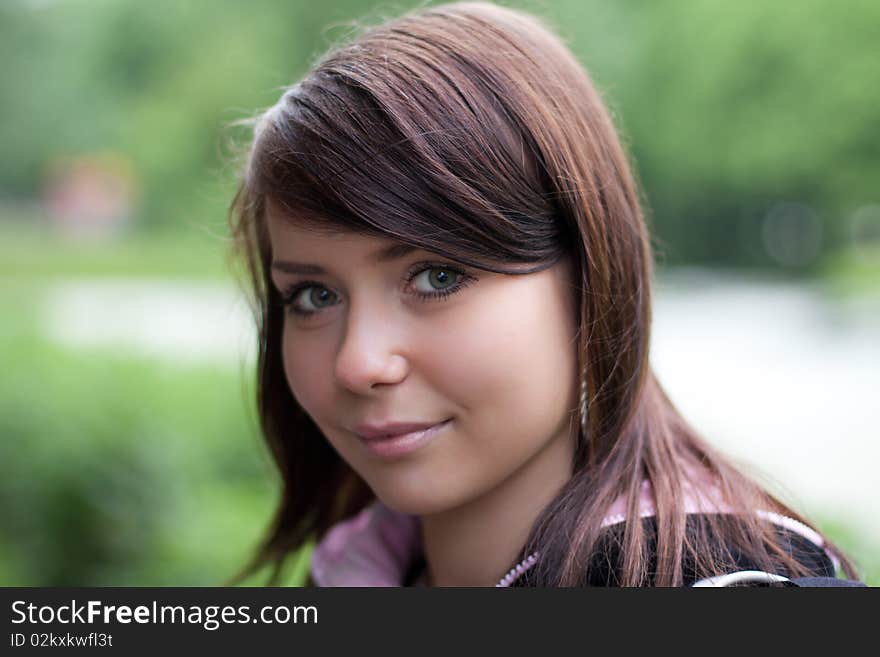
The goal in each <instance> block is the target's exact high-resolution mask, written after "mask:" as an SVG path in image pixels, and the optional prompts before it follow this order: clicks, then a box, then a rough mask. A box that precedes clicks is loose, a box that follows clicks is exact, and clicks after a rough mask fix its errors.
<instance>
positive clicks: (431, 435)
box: [357, 418, 452, 461]
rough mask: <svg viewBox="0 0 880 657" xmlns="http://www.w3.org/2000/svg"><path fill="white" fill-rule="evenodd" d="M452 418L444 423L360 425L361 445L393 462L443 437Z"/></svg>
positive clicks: (374, 454) (377, 455)
mask: <svg viewBox="0 0 880 657" xmlns="http://www.w3.org/2000/svg"><path fill="white" fill-rule="evenodd" d="M451 423H452V418H449V419H447V420H444V421H442V422H435V423H431V422H398V423H387V424H381V425H379V424H376V425H366V424H362V425H358V427H357V430H358V431H359V432H360V431H362V432H364V433H363V434H361V433H358V437H359V438H360V439H361V444H363V446H364V448H365V449H366V450H367V451H368V452H369V453H371V454H373V456H376V457H378V458H381V459H384V460H386V461H392V460H396V459H400V458H403V457H405V456H407V455H408V454H412V453H414V452H417V451H419V450H420V449H422V448H423V447H424V446H425V445H428V444H429V443H431V442H433V441H434V439H435V438H436V437H439V436H442V435H443V433H444V431H445V430H446V428H447V427H448V426H449V425H450V424H451Z"/></svg>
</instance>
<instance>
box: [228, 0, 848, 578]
mask: <svg viewBox="0 0 880 657" xmlns="http://www.w3.org/2000/svg"><path fill="white" fill-rule="evenodd" d="M231 216H232V225H233V233H234V237H235V239H236V243H237V244H238V246H239V247H240V249H241V253H242V254H243V255H244V257H245V261H246V263H247V265H248V267H249V270H250V274H251V281H252V284H253V291H254V294H255V299H256V310H257V311H258V312H257V316H258V323H259V336H260V350H259V360H258V391H257V392H258V408H259V415H260V420H261V424H262V430H263V432H264V434H265V438H266V440H267V442H268V445H269V447H270V449H271V452H272V455H273V457H274V459H275V461H276V463H277V465H278V468H279V470H280V473H281V477H282V480H283V491H282V496H281V500H280V505H279V507H278V509H277V514H276V516H275V519H274V522H273V523H272V526H271V528H270V529H269V532H268V535H267V537H266V539H265V540H264V542H263V544H262V546H261V547H260V549H259V551H258V553H257V555H256V557H255V558H254V560H253V562H252V563H251V564H249V566H248V567H247V568H246V569H245V570H244V571H243V573H242V576H245V575H247V574H250V573H252V572H254V571H255V570H256V569H258V568H260V567H262V566H264V565H268V564H272V565H273V566H274V571H273V577H272V580H271V581H272V582H275V581H277V576H278V574H279V572H280V569H281V566H282V564H283V562H284V560H285V558H286V557H287V556H288V555H290V554H291V553H293V552H295V551H298V550H300V548H303V547H305V546H308V545H309V544H310V543H311V542H312V541H314V542H316V543H317V545H316V547H315V549H314V552H313V554H312V561H311V582H312V583H315V584H318V585H326V586H331V585H388V586H396V585H412V584H425V585H434V586H491V585H533V586H581V585H597V584H598V585H607V584H614V585H625V586H641V585H657V586H677V585H687V584H692V583H694V582H695V581H697V580H701V579H703V578H707V577H711V576H716V575H721V574H724V573H730V572H736V571H743V570H757V571H765V572H769V573H772V574H776V575H778V576H781V577H787V578H795V577H803V576H808V575H825V576H834V575H835V572H836V571H835V569H836V568H837V567H840V568H842V569H843V570H844V571H845V573H846V574H847V575H848V576H850V577H855V571H854V569H853V566H852V564H851V563H850V562H849V561H848V560H847V559H846V558H845V557H844V556H843V555H842V554H841V553H840V552H839V551H838V550H837V549H836V548H835V547H834V546H833V545H831V544H830V543H829V542H828V541H827V540H825V539H824V538H823V537H822V536H821V534H820V533H819V532H817V531H816V530H815V529H814V528H813V527H810V526H809V524H808V523H807V521H806V520H804V519H803V518H801V517H799V516H798V514H796V513H795V512H794V511H792V510H791V509H790V508H788V507H786V506H785V505H784V504H782V503H781V502H780V501H779V500H777V499H775V498H774V497H773V496H771V495H770V494H768V493H767V492H766V491H764V490H763V489H762V488H761V487H760V486H759V485H757V484H756V483H754V482H752V481H751V480H750V479H749V478H748V477H746V476H744V475H743V474H741V473H740V472H739V471H737V470H736V469H735V468H734V467H732V465H731V464H730V463H728V461H727V460H725V458H723V457H722V456H721V455H720V454H719V453H717V452H716V451H715V450H714V449H712V448H711V447H710V445H709V444H707V443H706V442H704V441H703V440H702V439H701V438H700V437H699V436H698V435H697V434H696V433H695V431H694V430H693V429H692V428H691V427H690V426H688V424H687V423H686V422H685V420H684V419H682V417H681V415H680V414H679V413H678V412H677V411H676V409H675V408H674V407H673V405H672V403H671V402H670V400H669V399H668V398H667V396H666V395H665V394H664V392H663V390H662V388H661V386H660V384H659V383H658V381H657V379H656V377H655V376H654V374H653V372H652V370H651V367H650V364H649V358H648V343H649V331H650V325H651V304H650V300H651V297H650V284H651V280H652V254H651V246H650V241H649V235H648V231H647V228H646V225H645V221H644V218H643V215H642V211H641V209H640V204H639V197H638V192H637V187H636V184H635V182H634V180H633V175H632V173H631V171H630V168H629V165H628V163H627V158H626V155H625V153H624V151H623V149H622V147H621V144H620V141H619V139H618V136H617V134H616V131H615V128H614V125H613V123H612V121H611V119H610V118H609V114H608V112H607V110H606V108H605V106H604V105H603V102H602V100H601V99H600V97H599V95H598V93H597V92H596V90H595V89H594V87H593V85H592V83H591V82H590V79H589V77H588V76H587V74H586V73H585V71H584V70H583V68H582V67H581V66H580V65H579V64H578V62H577V61H576V60H575V58H574V57H573V56H572V54H571V53H570V52H569V51H568V50H567V49H566V48H565V47H564V46H563V45H562V43H561V42H560V41H559V40H558V38H557V37H555V36H554V35H553V34H552V33H551V32H550V31H548V29H547V28H545V27H544V26H543V25H542V24H541V23H540V22H539V21H538V20H537V19H535V18H534V17H532V16H529V15H527V14H524V13H521V12H519V11H514V10H511V9H507V8H502V7H498V6H495V5H491V4H486V3H481V2H477V3H456V4H449V5H443V6H436V7H432V8H428V9H422V10H420V11H417V12H415V13H411V14H408V15H406V16H403V17H401V18H398V19H396V20H393V21H391V22H388V23H386V24H383V25H380V26H378V27H374V28H372V29H370V30H368V31H366V32H364V33H362V34H361V35H360V36H359V37H357V38H356V39H355V40H353V41H351V42H350V43H348V44H347V45H344V46H341V47H339V48H337V49H335V50H334V51H333V52H331V53H330V54H329V55H327V56H325V58H324V59H323V60H322V61H320V62H319V63H318V64H317V65H316V66H315V67H314V68H313V70H312V71H311V72H310V73H308V75H306V77H305V78H304V79H303V80H301V81H300V82H299V83H298V84H296V85H294V86H292V87H290V88H289V89H288V90H287V91H286V92H285V93H284V95H283V96H282V97H281V99H280V100H279V101H278V102H277V103H276V104H275V105H274V106H273V107H271V108H270V109H269V110H267V111H266V112H265V113H263V114H262V115H261V116H260V117H259V118H258V119H257V120H256V121H255V127H254V137H253V142H252V144H251V147H250V150H249V153H248V158H247V163H246V166H245V170H244V173H243V177H242V182H241V186H240V189H239V190H238V193H237V195H236V197H235V200H234V202H233V205H232V213H231Z"/></svg>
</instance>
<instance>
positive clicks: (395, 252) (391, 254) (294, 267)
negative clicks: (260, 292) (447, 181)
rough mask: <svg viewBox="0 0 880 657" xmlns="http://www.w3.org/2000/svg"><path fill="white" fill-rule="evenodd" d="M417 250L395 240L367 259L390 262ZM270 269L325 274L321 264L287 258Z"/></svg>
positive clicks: (295, 272) (325, 271)
mask: <svg viewBox="0 0 880 657" xmlns="http://www.w3.org/2000/svg"><path fill="white" fill-rule="evenodd" d="M413 251H418V248H417V247H415V246H412V245H411V244H403V243H401V242H397V243H395V244H391V245H390V246H384V247H382V248H380V249H378V250H376V251H373V252H372V253H371V254H370V255H369V256H368V257H367V259H368V260H370V261H371V262H374V263H376V264H381V263H385V262H391V261H392V260H400V259H401V258H403V257H404V256H406V255H408V254H410V253H412V252H413ZM272 269H275V270H277V271H281V272H284V273H286V274H326V273H327V270H326V269H324V268H323V267H322V266H321V265H315V264H312V263H306V262H290V261H289V260H276V261H274V262H273V263H272Z"/></svg>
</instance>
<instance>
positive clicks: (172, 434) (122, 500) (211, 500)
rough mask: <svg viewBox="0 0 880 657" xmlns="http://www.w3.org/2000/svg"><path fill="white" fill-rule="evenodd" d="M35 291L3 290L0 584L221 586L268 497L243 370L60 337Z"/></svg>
mask: <svg viewBox="0 0 880 657" xmlns="http://www.w3.org/2000/svg"><path fill="white" fill-rule="evenodd" d="M39 291H40V288H39V285H37V284H32V283H17V284H9V285H6V286H5V287H4V290H3V294H2V297H0V312H2V314H3V317H4V319H5V321H4V323H3V332H2V334H0V357H2V361H3V364H4V366H3V370H4V372H3V376H2V377H0V436H2V440H0V463H2V464H3V476H2V477H0V528H2V529H0V584H2V585H19V586H24V585H26V586H40V585H108V586H109V585H119V586H124V585H145V584H152V585H157V586H160V585H177V586H184V585H186V586H198V585H202V586H211V585H219V584H221V583H223V581H224V580H225V579H226V578H228V577H230V576H231V575H232V574H233V573H234V572H235V571H236V570H237V569H239V568H240V567H241V566H242V565H243V564H244V562H245V560H246V558H247V557H248V556H249V554H250V551H251V550H252V549H253V547H254V546H255V544H256V541H257V539H258V538H259V536H260V535H261V532H262V531H263V529H264V527H265V524H266V523H267V522H268V519H269V515H270V513H271V511H272V508H273V504H274V498H275V494H276V490H275V485H274V482H276V479H277V478H276V477H275V474H274V472H273V468H272V467H271V465H270V464H269V462H268V459H267V458H266V457H265V456H264V455H265V450H264V449H263V448H262V446H261V445H260V441H259V438H258V434H257V431H256V429H255V423H254V420H253V413H252V411H251V410H250V409H249V408H248V404H247V402H246V401H245V400H246V399H249V396H248V395H246V394H245V388H244V387H243V385H242V383H241V380H242V377H241V372H239V371H238V370H237V369H235V368H234V367H233V368H229V367H219V366H209V365H191V366H186V365H178V364H167V363H162V362H157V361H153V360H146V359H142V358H138V357H133V356H130V355H126V354H124V353H114V352H108V351H106V350H76V351H73V350H70V349H65V348H63V347H59V346H57V345H55V344H53V343H51V342H50V341H48V340H47V339H46V338H44V337H42V334H41V332H40V330H39V328H38V326H37V322H38V320H39V314H40V312H39V311H40V309H39V306H38V305H37V304H34V303H33V300H34V299H39V298H40V297H39ZM22 309H24V310H22ZM245 378H247V377H245ZM294 565H296V564H294ZM301 575H302V564H300V565H299V567H298V568H294V569H293V570H292V571H291V572H290V573H289V577H290V578H289V581H290V582H297V581H299V578H300V577H301ZM259 581H261V580H260V579H259V577H257V578H255V579H254V581H252V582H251V583H255V582H259Z"/></svg>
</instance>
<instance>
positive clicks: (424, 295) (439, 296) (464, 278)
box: [281, 262, 477, 318]
mask: <svg viewBox="0 0 880 657" xmlns="http://www.w3.org/2000/svg"><path fill="white" fill-rule="evenodd" d="M431 269H442V270H444V271H449V272H453V273H454V274H456V275H457V276H458V278H459V280H458V281H457V282H456V283H455V285H453V286H452V287H449V288H446V289H444V290H437V291H436V292H416V293H415V294H416V297H418V298H419V299H420V300H422V301H442V300H444V299H447V298H448V297H451V296H452V295H453V294H457V293H458V292H460V291H461V290H463V289H464V288H466V287H467V286H468V285H470V284H471V283H473V282H475V281H476V280H477V278H476V277H474V276H472V275H470V274H467V273H465V272H464V271H462V270H461V269H459V268H458V267H454V266H452V265H447V264H441V263H433V262H432V263H425V262H420V263H418V264H417V265H414V266H413V267H412V268H411V269H410V270H409V271H408V272H407V274H406V278H405V280H406V284H407V285H409V284H410V283H411V282H412V281H413V280H414V279H415V277H416V276H418V275H419V274H422V273H424V272H426V271H429V270H431ZM310 287H322V288H325V289H327V288H326V286H325V285H324V284H322V283H319V282H318V281H302V282H301V283H297V284H295V285H293V286H291V287H289V288H287V289H285V290H284V291H283V292H282V293H281V303H282V305H283V306H284V307H289V310H288V312H290V313H291V314H292V315H296V316H298V317H303V318H305V317H311V316H313V315H317V314H319V313H320V312H321V310H298V309H297V308H296V306H295V305H294V303H293V302H294V300H295V299H296V298H297V297H298V296H299V294H300V293H301V292H302V291H303V290H307V289H309V288H310ZM333 305H336V304H333ZM328 307H329V306H328Z"/></svg>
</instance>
